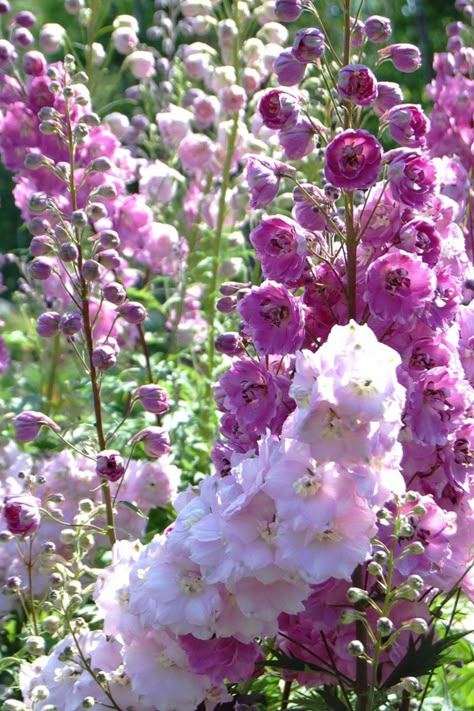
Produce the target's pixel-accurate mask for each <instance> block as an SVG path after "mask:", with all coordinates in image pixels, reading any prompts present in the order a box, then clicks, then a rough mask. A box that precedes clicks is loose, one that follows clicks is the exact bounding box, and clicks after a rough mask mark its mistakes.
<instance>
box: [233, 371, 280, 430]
mask: <svg viewBox="0 0 474 711" xmlns="http://www.w3.org/2000/svg"><path fill="white" fill-rule="evenodd" d="M219 383H220V387H221V388H222V390H223V394H224V399H223V404H224V408H225V410H227V411H228V412H230V413H233V414H235V416H236V417H237V420H238V423H239V426H240V427H241V428H242V427H247V426H251V427H255V426H257V427H259V431H260V432H264V431H265V427H266V425H267V423H269V422H270V421H271V419H272V418H273V417H274V415H275V411H276V399H277V389H276V383H275V379H274V378H273V376H272V375H271V373H269V372H268V371H267V370H266V369H265V368H264V367H263V365H261V364H260V363H256V362H255V361H253V360H250V359H247V358H242V359H241V360H237V361H235V362H234V363H233V364H232V368H230V370H227V371H226V372H225V373H223V375H222V376H221V378H220V381H219Z"/></svg>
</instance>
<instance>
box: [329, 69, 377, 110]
mask: <svg viewBox="0 0 474 711" xmlns="http://www.w3.org/2000/svg"><path fill="white" fill-rule="evenodd" d="M337 90H338V92H339V95H340V96H342V98H343V99H345V100H346V101H351V102H352V103H353V104H356V105H357V106H369V105H370V104H372V103H373V102H374V101H375V99H376V98H377V79H376V78H375V75H374V73H373V72H372V71H371V70H370V69H369V67H366V66H364V65H363V64H348V65H347V66H345V67H342V69H340V70H339V75H338V80H337Z"/></svg>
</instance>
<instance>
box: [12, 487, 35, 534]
mask: <svg viewBox="0 0 474 711" xmlns="http://www.w3.org/2000/svg"><path fill="white" fill-rule="evenodd" d="M40 503H41V502H40V500H39V499H37V498H36V497H35V496H31V495H30V494H18V495H17V496H7V497H6V498H5V501H4V506H3V515H4V517H5V520H6V522H7V528H8V530H9V531H10V533H13V534H14V535H15V536H29V535H31V534H32V533H34V532H35V531H36V530H37V529H38V526H39V524H40V519H41V516H40V511H39V506H40Z"/></svg>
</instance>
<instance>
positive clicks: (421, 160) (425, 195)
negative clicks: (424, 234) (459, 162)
mask: <svg viewBox="0 0 474 711" xmlns="http://www.w3.org/2000/svg"><path fill="white" fill-rule="evenodd" d="M388 179H389V182H390V190H391V191H392V195H393V197H394V198H395V199H396V200H399V201H400V202H402V203H403V204H404V205H408V206H409V207H414V208H416V209H418V210H420V209H423V208H425V207H427V206H428V205H430V204H431V201H432V198H433V197H434V194H435V190H436V188H437V173H436V167H435V164H434V163H433V161H432V160H430V159H429V158H428V157H427V156H425V155H423V154H422V153H418V152H416V151H409V150H400V152H395V157H394V159H393V160H391V162H390V165H389V168H388Z"/></svg>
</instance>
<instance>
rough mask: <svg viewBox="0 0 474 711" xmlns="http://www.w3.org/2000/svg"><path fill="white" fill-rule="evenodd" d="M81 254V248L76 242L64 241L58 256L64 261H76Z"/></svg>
mask: <svg viewBox="0 0 474 711" xmlns="http://www.w3.org/2000/svg"><path fill="white" fill-rule="evenodd" d="M78 256H79V250H78V248H77V246H76V245H75V244H74V242H64V244H62V245H61V246H60V248H59V249H58V257H59V259H61V260H62V261H63V262H75V261H76V259H77V258H78Z"/></svg>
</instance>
